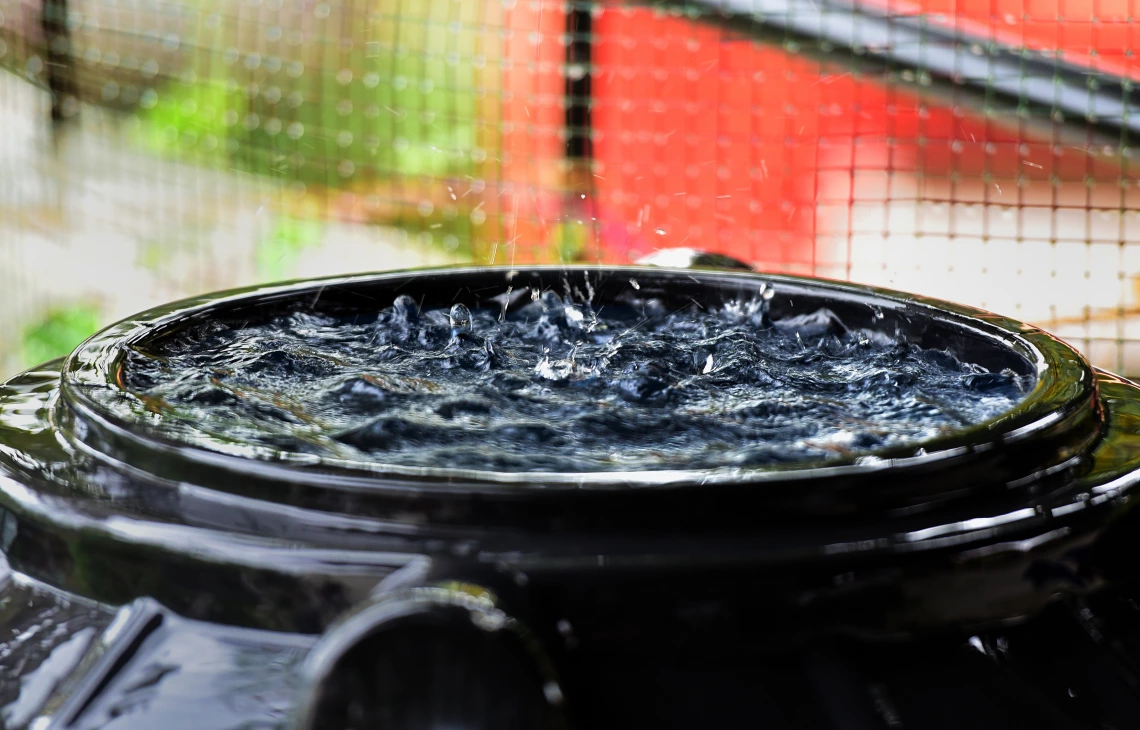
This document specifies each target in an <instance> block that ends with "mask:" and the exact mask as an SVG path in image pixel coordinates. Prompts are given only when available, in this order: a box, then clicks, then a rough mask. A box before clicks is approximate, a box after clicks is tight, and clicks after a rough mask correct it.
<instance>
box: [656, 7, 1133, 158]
mask: <svg viewBox="0 0 1140 730" xmlns="http://www.w3.org/2000/svg"><path fill="white" fill-rule="evenodd" d="M648 4H649V5H651V6H659V7H667V8H674V9H679V10H681V11H682V12H684V13H686V14H687V15H688V16H689V17H692V18H694V19H696V20H700V21H702V22H712V23H718V24H721V25H724V26H726V27H728V28H730V29H732V30H734V31H737V32H739V33H741V34H742V35H747V36H750V37H753V38H757V39H760V40H765V41H769V42H772V43H774V44H777V45H780V46H781V47H783V48H785V49H786V50H788V51H789V52H794V53H799V54H804V55H809V56H812V57H815V58H817V59H818V60H820V61H823V62H826V63H831V64H838V65H842V66H844V67H847V68H855V69H858V70H861V71H867V72H871V73H876V74H880V75H883V77H884V81H887V82H888V83H893V84H899V85H904V86H909V87H913V88H914V90H915V91H916V92H917V93H919V94H922V95H925V96H935V97H939V98H940V99H943V100H946V99H949V100H950V101H952V102H953V103H962V104H964V105H967V106H969V107H971V108H972V109H975V110H977V111H980V112H981V113H983V114H984V115H986V116H990V117H994V118H995V120H996V121H998V122H999V123H1000V122H1002V121H1003V120H1005V121H1008V122H1009V123H1011V124H1017V123H1019V122H1020V123H1022V124H1028V125H1029V126H1042V127H1053V128H1057V127H1059V128H1060V131H1061V133H1062V135H1067V136H1068V137H1069V138H1070V139H1075V140H1079V141H1080V142H1083V143H1086V144H1089V143H1092V144H1097V145H1101V144H1103V145H1112V146H1113V147H1120V148H1124V147H1126V146H1127V144H1128V142H1129V140H1131V139H1140V91H1138V90H1137V89H1136V88H1135V86H1134V84H1133V82H1132V81H1131V80H1129V79H1126V78H1122V77H1119V76H1114V75H1111V74H1105V73H1102V72H1099V71H1096V70H1094V69H1091V68H1087V67H1083V66H1080V65H1078V64H1074V63H1070V62H1067V61H1064V60H1062V59H1061V58H1058V57H1057V55H1056V54H1054V53H1052V52H1050V53H1042V52H1037V51H1032V50H1029V49H1025V48H1018V47H1015V46H1010V45H1004V44H1002V43H998V42H995V41H993V40H991V39H989V38H985V37H979V36H972V35H970V34H967V33H963V32H960V31H958V30H955V29H952V28H948V27H944V26H938V25H935V24H932V23H931V22H930V20H929V19H928V18H926V17H924V16H913V15H891V14H889V13H887V12H885V11H883V10H881V9H879V8H874V7H869V6H866V5H863V4H860V3H851V2H844V1H843V0H649V2H648Z"/></svg>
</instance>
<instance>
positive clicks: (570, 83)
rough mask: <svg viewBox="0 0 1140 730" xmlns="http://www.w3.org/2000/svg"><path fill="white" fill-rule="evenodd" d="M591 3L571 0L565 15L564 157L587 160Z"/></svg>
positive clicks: (589, 150) (588, 155)
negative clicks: (572, 0) (572, 1)
mask: <svg viewBox="0 0 1140 730" xmlns="http://www.w3.org/2000/svg"><path fill="white" fill-rule="evenodd" d="M590 12H591V3H577V2H576V3H573V4H572V5H571V7H570V11H569V12H568V13H567V15H566V34H567V38H568V39H569V42H568V43H567V44H566V156H567V157H568V158H570V159H572V160H581V159H589V158H590V157H591V155H592V152H593V150H592V147H591V144H590V104H591V90H590V60H591V59H590V55H591V54H590V32H591V28H592V16H591V15H590Z"/></svg>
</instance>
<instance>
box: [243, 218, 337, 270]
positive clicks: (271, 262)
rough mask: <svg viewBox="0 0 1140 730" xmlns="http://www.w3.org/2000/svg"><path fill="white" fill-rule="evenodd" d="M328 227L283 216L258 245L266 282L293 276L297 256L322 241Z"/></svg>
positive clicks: (259, 268) (259, 265) (259, 260)
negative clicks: (324, 230)
mask: <svg viewBox="0 0 1140 730" xmlns="http://www.w3.org/2000/svg"><path fill="white" fill-rule="evenodd" d="M323 229H324V226H323V225H322V224H321V223H320V222H318V221H312V220H303V219H298V218H291V217H282V218H279V219H278V220H277V223H276V224H275V225H274V227H273V230H272V231H271V232H270V233H269V235H268V236H266V237H265V238H264V239H262V240H261V241H259V242H258V245H257V275H258V277H259V278H260V279H262V280H263V281H276V280H278V279H285V278H288V277H290V276H291V275H292V274H293V270H294V265H295V264H296V262H297V257H298V256H300V254H301V252H302V251H303V250H304V249H305V248H306V247H308V246H311V245H313V244H314V243H317V242H319V241H320V240H321V233H322V231H323Z"/></svg>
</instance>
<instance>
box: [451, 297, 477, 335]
mask: <svg viewBox="0 0 1140 730" xmlns="http://www.w3.org/2000/svg"><path fill="white" fill-rule="evenodd" d="M448 319H449V320H450V321H451V331H452V333H453V334H462V333H464V332H470V331H471V310H470V309H468V308H467V306H466V305H464V304H456V305H454V306H453V307H452V308H451V313H450V314H449V315H448Z"/></svg>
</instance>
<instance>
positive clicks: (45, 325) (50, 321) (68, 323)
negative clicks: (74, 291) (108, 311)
mask: <svg viewBox="0 0 1140 730" xmlns="http://www.w3.org/2000/svg"><path fill="white" fill-rule="evenodd" d="M101 324H102V322H101V316H100V313H99V309H98V307H96V306H92V305H90V304H77V305H73V306H70V307H60V308H55V309H51V310H48V311H47V312H46V313H45V314H44V315H43V316H42V317H40V319H38V320H36V321H34V322H31V323H30V324H28V325H26V326H25V327H24V331H23V338H22V350H23V352H22V357H23V361H24V365H25V366H26V367H31V366H34V365H38V364H40V363H42V362H47V361H48V360H52V359H54V358H57V357H62V356H64V355H67V354H69V353H70V352H71V351H72V350H74V349H75V348H76V346H77V345H79V343H80V342H82V341H83V340H85V339H87V337H88V336H89V335H91V334H93V333H94V332H95V331H96V330H98V329H99V326H100V325H101Z"/></svg>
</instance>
